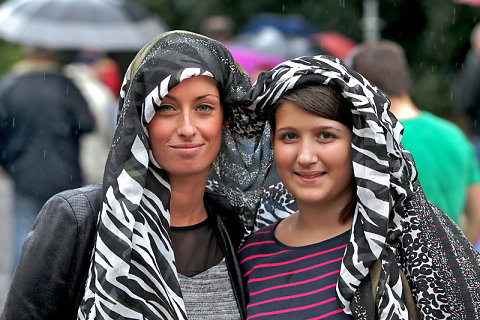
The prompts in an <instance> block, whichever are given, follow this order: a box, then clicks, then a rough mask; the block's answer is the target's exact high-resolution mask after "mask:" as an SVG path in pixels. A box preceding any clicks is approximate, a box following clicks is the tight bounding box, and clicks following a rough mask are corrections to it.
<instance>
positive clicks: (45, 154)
mask: <svg viewBox="0 0 480 320" xmlns="http://www.w3.org/2000/svg"><path fill="white" fill-rule="evenodd" d="M46 156H47V150H45V149H43V159H45V157H46Z"/></svg>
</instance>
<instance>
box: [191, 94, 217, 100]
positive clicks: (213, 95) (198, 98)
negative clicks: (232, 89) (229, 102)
mask: <svg viewBox="0 0 480 320" xmlns="http://www.w3.org/2000/svg"><path fill="white" fill-rule="evenodd" d="M210 96H211V97H214V98H219V97H218V96H217V95H216V94H213V93H207V94H204V95H201V96H198V97H196V98H195V100H200V99H203V98H206V97H210Z"/></svg>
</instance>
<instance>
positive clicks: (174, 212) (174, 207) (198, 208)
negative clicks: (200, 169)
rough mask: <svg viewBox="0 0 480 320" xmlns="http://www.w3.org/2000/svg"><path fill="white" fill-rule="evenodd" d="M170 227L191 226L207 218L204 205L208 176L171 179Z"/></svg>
mask: <svg viewBox="0 0 480 320" xmlns="http://www.w3.org/2000/svg"><path fill="white" fill-rule="evenodd" d="M169 180H170V187H171V196H170V225H171V226H173V227H181V226H191V225H194V224H197V223H199V222H202V221H203V220H205V219H206V218H207V211H206V209H205V204H204V203H203V195H204V193H205V183H206V181H207V177H206V176H188V177H181V176H180V177H178V176H176V177H169Z"/></svg>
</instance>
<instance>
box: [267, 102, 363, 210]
mask: <svg viewBox="0 0 480 320" xmlns="http://www.w3.org/2000/svg"><path fill="white" fill-rule="evenodd" d="M275 120H276V130H275V135H274V138H273V147H274V154H275V160H276V163H277V169H278V173H279V175H280V178H281V180H282V182H283V183H284V185H285V187H286V188H287V189H288V191H290V192H291V193H292V194H293V195H294V196H295V197H296V198H297V201H298V202H304V203H311V204H320V205H329V204H344V201H345V202H346V203H348V202H349V201H350V200H351V198H352V191H353V189H352V188H353V186H352V181H353V166H352V156H351V142H352V132H351V130H350V128H348V127H347V126H345V125H344V124H342V123H340V122H338V121H335V120H331V119H327V118H324V117H320V116H318V115H315V114H313V113H310V112H308V111H305V110H303V109H301V108H300V107H297V106H296V105H295V104H293V103H291V102H285V103H283V104H281V105H280V106H279V107H278V109H277V111H276V114H275ZM339 201H340V202H339Z"/></svg>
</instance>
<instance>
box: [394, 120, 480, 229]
mask: <svg viewBox="0 0 480 320" xmlns="http://www.w3.org/2000/svg"><path fill="white" fill-rule="evenodd" d="M401 123H402V124H403V125H404V127H405V129H404V134H403V140H402V143H403V146H404V148H405V149H407V150H409V151H410V152H411V153H412V156H413V159H414V160H415V165H416V167H417V170H418V180H419V181H420V184H421V185H422V188H423V190H424V192H425V195H426V196H427V199H428V200H430V201H431V202H433V203H434V204H435V205H437V206H438V207H439V208H440V209H442V210H443V211H444V212H445V213H446V214H447V215H448V216H449V217H450V218H451V219H452V220H453V221H455V222H456V223H457V224H458V223H459V216H460V214H461V213H462V212H463V210H464V209H465V203H466V197H467V188H468V187H469V186H470V185H471V184H474V183H478V182H479V181H480V173H479V166H478V160H477V158H476V154H475V150H474V147H473V145H472V143H471V142H470V141H469V140H468V138H467V137H466V136H465V134H464V133H463V132H462V131H461V130H460V128H459V127H457V126H456V125H455V124H453V123H451V122H449V121H447V120H445V119H442V118H440V117H438V116H435V115H433V114H431V113H429V112H426V111H423V112H422V113H421V114H420V116H419V117H417V118H412V119H408V120H402V121H401Z"/></svg>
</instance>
